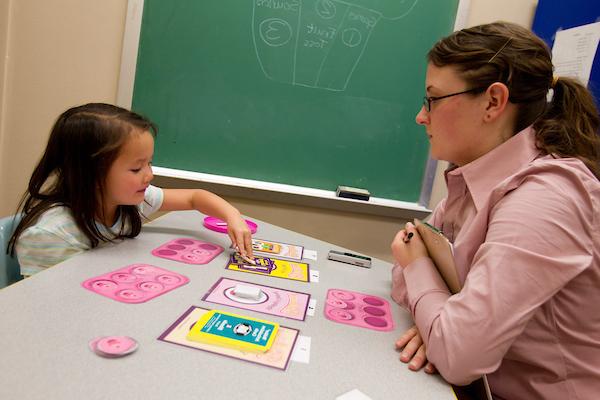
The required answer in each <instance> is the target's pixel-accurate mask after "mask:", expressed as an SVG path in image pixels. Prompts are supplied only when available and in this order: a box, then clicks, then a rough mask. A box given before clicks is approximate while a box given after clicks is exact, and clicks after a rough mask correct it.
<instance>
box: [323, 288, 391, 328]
mask: <svg viewBox="0 0 600 400" xmlns="http://www.w3.org/2000/svg"><path fill="white" fill-rule="evenodd" d="M324 313H325V317H326V318H327V319H330V320H332V321H334V322H339V323H341V324H347V325H354V326H360V327H362V328H368V329H375V330H377V331H391V330H393V329H394V320H393V319H392V313H391V310H390V303H388V302H387V300H385V299H382V298H381V297H377V296H371V295H368V294H364V293H358V292H352V291H350V290H343V289H329V290H328V291H327V299H326V300H325V310H324Z"/></svg>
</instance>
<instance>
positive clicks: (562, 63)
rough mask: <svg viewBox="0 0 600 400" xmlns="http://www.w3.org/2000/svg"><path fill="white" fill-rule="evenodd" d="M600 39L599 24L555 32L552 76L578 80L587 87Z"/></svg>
mask: <svg viewBox="0 0 600 400" xmlns="http://www.w3.org/2000/svg"><path fill="white" fill-rule="evenodd" d="M599 39H600V22H594V23H593V24H587V25H581V26H578V27H575V28H571V29H565V30H562V31H558V32H556V37H555V39H554V46H553V48H552V63H553V64H554V75H556V76H559V77H560V76H568V77H571V78H578V79H579V80H580V81H581V82H582V83H583V84H584V85H587V84H588V82H589V80H590V74H591V73H592V64H593V62H594V57H595V55H596V51H597V49H598V40H599Z"/></svg>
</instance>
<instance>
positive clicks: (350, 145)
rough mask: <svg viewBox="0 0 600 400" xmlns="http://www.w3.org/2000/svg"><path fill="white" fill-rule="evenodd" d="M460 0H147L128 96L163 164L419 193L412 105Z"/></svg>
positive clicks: (390, 193) (412, 198)
mask: <svg viewBox="0 0 600 400" xmlns="http://www.w3.org/2000/svg"><path fill="white" fill-rule="evenodd" d="M457 7H458V0H453V1H449V0H446V1H439V0H370V1H369V0H347V1H336V0H187V1H186V0H169V1H165V0H145V2H144V9H143V17H142V24H141V32H140V42H139V46H138V58H137V65H136V73H135V83H134V90H133V100H132V108H133V109H134V110H136V111H138V112H141V113H143V114H145V115H147V116H148V117H150V118H151V119H152V120H153V121H154V122H156V123H157V125H158V127H159V135H158V137H157V140H156V150H155V158H154V165H157V166H161V167H168V168H174V169H179V170H187V171H196V172H203V173H209V174H216V175H223V176H230V177H236V178H246V179H253V180H258V181H266V182H274V183H285V184H292V185H297V186H303V187H309V188H318V189H325V190H335V189H336V187H337V186H338V185H346V186H355V187H360V188H365V189H368V190H369V191H370V192H371V195H372V196H375V197H381V198H385V199H394V200H403V201H409V202H416V201H418V200H419V195H420V193H421V186H422V182H423V176H424V174H425V166H426V163H427V158H428V142H427V137H426V135H425V133H424V130H423V128H422V127H419V126H417V125H416V124H415V115H416V113H417V112H418V110H419V108H420V107H421V102H422V97H423V95H424V79H425V67H426V60H425V55H426V53H427V51H428V49H429V48H430V47H431V46H432V45H433V43H435V42H436V41H437V40H438V39H439V38H441V37H442V36H444V35H447V34H448V33H450V32H451V30H452V27H453V24H454V19H455V16H456V11H457Z"/></svg>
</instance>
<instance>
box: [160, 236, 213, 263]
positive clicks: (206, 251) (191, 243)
mask: <svg viewBox="0 0 600 400" xmlns="http://www.w3.org/2000/svg"><path fill="white" fill-rule="evenodd" d="M222 251H223V248H222V247H221V246H217V245H216V244H212V243H207V242H203V241H201V240H197V239H190V238H179V239H174V240H171V241H170V242H167V243H165V244H163V245H162V246H159V247H157V248H156V249H154V250H152V254H153V255H155V256H156V257H162V258H167V259H169V260H175V261H179V262H182V263H186V264H206V263H209V262H210V261H211V260H212V259H213V258H215V257H216V256H218V255H219V254H221V252H222Z"/></svg>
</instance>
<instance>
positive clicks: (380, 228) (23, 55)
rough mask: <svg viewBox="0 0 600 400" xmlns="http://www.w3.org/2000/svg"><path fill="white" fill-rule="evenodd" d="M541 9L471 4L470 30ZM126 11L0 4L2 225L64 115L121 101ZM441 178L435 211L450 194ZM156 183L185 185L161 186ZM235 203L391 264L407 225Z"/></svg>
mask: <svg viewBox="0 0 600 400" xmlns="http://www.w3.org/2000/svg"><path fill="white" fill-rule="evenodd" d="M536 4H537V1H536V0H510V1H508V0H504V1H496V0H471V1H470V12H469V17H468V19H467V21H468V24H469V25H475V24H478V23H485V22H490V21H494V20H497V19H503V20H508V21H514V22H517V23H520V24H522V25H524V26H531V21H532V17H533V12H534V10H535V6H536ZM126 9H127V1H126V0H102V1H97V0H46V1H39V0H0V56H1V58H0V188H1V190H0V216H6V215H10V214H12V213H13V212H14V210H15V208H16V205H17V202H18V200H19V198H20V196H21V194H22V193H23V191H24V190H25V188H26V186H27V181H28V179H29V176H30V174H31V171H32V169H33V167H34V165H35V163H36V162H37V160H38V159H39V157H40V156H41V153H42V151H43V149H44V147H45V143H46V140H47V137H48V133H49V130H50V127H51V126H52V123H53V122H54V119H55V118H56V117H57V116H58V115H59V114H60V113H61V112H62V111H64V110H65V109H66V108H68V107H70V106H73V105H76V104H81V103H84V102H89V101H102V102H111V103H114V102H115V101H116V93H117V83H118V73H119V66H120V55H121V42H122V37H123V31H124V26H125V15H126ZM441 169H442V167H440V168H439V170H440V171H441ZM439 176H440V173H438V179H437V181H438V182H437V183H436V185H435V186H434V190H433V194H432V204H431V206H433V205H435V204H437V202H438V201H439V200H440V199H441V198H442V197H443V196H444V194H445V190H444V188H443V183H442V182H441V179H439ZM159 183H162V184H165V185H173V184H176V185H178V186H181V185H182V184H183V183H182V182H175V181H173V180H164V179H163V180H162V181H159ZM186 184H187V185H188V186H189V185H196V184H195V183H190V182H187V183H186ZM229 200H230V201H231V202H232V203H233V204H235V205H236V206H237V207H238V208H239V209H240V210H241V211H242V212H243V213H244V214H246V215H249V216H251V217H254V218H258V219H261V220H265V221H268V222H271V223H274V224H277V225H280V226H283V227H286V228H288V229H292V230H295V231H298V232H302V233H304V234H307V235H310V236H314V237H317V238H319V239H322V240H325V241H328V242H332V243H335V244H338V245H340V246H344V247H347V248H351V249H354V250H356V251H360V252H363V253H365V254H369V255H372V256H375V257H378V258H382V259H385V260H391V255H390V253H389V242H390V241H391V239H392V237H393V235H394V234H395V233H396V231H397V230H398V229H399V228H400V227H401V226H402V225H403V223H404V221H402V220H394V219H390V218H382V217H373V216H368V215H361V214H351V213H345V212H335V211H331V210H322V209H315V208H306V207H300V206H292V205H285V204H277V203H269V202H257V201H253V200H247V199H240V198H229ZM273 239H275V238H273Z"/></svg>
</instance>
